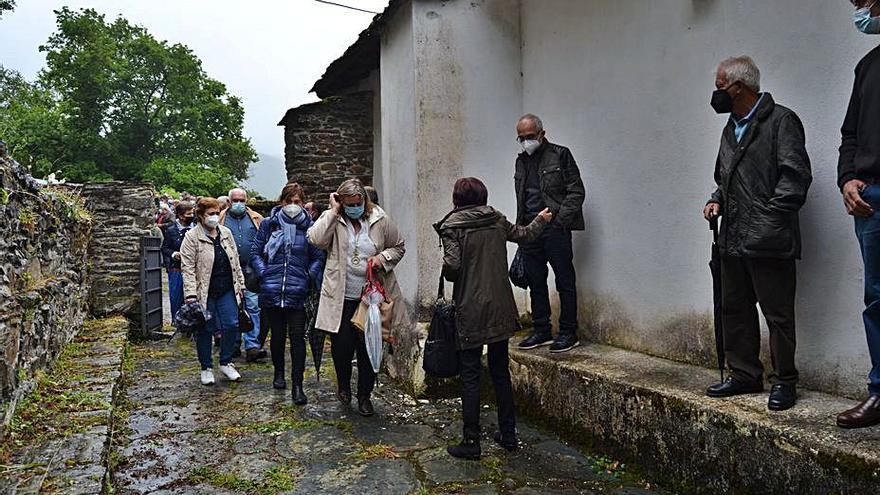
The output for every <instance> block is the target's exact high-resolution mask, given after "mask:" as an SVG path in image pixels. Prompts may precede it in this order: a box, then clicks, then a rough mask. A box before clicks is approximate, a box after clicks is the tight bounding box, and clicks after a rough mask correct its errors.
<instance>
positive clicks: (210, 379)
mask: <svg viewBox="0 0 880 495" xmlns="http://www.w3.org/2000/svg"><path fill="white" fill-rule="evenodd" d="M213 384H214V370H212V369H210V368H208V369H206V370H202V385H213Z"/></svg>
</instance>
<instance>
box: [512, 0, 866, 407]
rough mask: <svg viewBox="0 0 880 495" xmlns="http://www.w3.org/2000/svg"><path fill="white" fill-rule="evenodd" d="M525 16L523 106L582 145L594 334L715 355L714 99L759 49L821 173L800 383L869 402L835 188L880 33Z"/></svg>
mask: <svg viewBox="0 0 880 495" xmlns="http://www.w3.org/2000/svg"><path fill="white" fill-rule="evenodd" d="M522 12H523V19H522V36H523V61H522V67H523V74H524V77H523V88H524V89H523V109H524V110H525V111H527V112H533V113H536V114H538V115H540V116H541V117H542V118H543V119H544V121H545V125H546V127H547V130H548V137H549V138H550V139H551V140H553V141H556V142H558V143H560V144H564V145H567V146H569V147H570V148H571V149H572V151H573V153H574V156H575V157H576V158H577V160H578V162H579V164H580V165H581V170H582V173H583V176H584V179H585V182H586V184H587V191H588V193H587V202H586V206H585V211H586V215H587V224H588V230H587V232H586V233H585V234H579V235H576V236H575V244H576V247H575V257H576V265H577V269H578V275H579V285H580V289H581V294H580V296H581V300H582V308H581V309H582V311H581V313H582V319H583V320H584V323H588V324H590V325H593V326H594V327H595V330H596V331H597V332H598V333H599V334H600V335H602V336H603V338H605V339H607V340H610V341H612V342H616V343H619V344H622V345H626V346H629V347H634V348H637V349H642V350H646V351H649V352H655V353H659V354H671V355H673V356H674V357H679V358H681V357H683V356H682V353H684V354H687V353H689V352H692V353H694V354H695V355H701V354H704V353H705V349H707V348H709V346H711V338H710V337H709V336H708V326H707V325H708V323H709V321H708V318H709V314H710V309H711V304H712V299H711V281H710V278H709V275H708V271H707V267H706V261H707V258H708V254H709V243H710V233H709V232H708V230H707V225H706V222H705V221H704V220H703V219H702V217H701V215H700V211H701V208H702V205H703V204H704V203H705V200H706V198H707V196H708V194H709V192H710V191H711V190H712V187H713V184H712V168H713V165H714V159H715V154H716V152H717V149H718V142H719V136H720V132H721V128H722V127H723V125H724V124H725V117H723V116H717V115H715V114H714V113H713V111H712V110H711V108H710V107H709V105H708V101H709V97H710V93H711V91H712V90H713V89H714V86H713V83H714V81H713V71H714V68H715V67H716V65H717V63H718V62H719V61H720V60H722V59H723V58H725V57H727V56H732V55H739V54H748V55H750V56H752V57H753V58H754V59H755V60H756V62H757V64H758V65H759V67H760V68H761V70H762V73H763V80H762V86H763V89H764V90H766V91H769V92H771V93H772V94H773V96H774V98H775V99H776V100H777V102H779V103H781V104H783V105H786V106H788V107H790V108H792V109H794V110H795V111H796V112H797V113H798V114H799V115H800V117H801V119H802V120H803V122H804V125H805V127H806V135H807V148H808V151H809V153H810V157H811V158H812V162H813V175H814V183H813V186H812V189H811V191H810V195H809V198H808V201H807V205H806V207H805V208H804V210H803V211H802V215H801V225H802V228H803V239H804V252H803V261H802V262H801V263H800V264H799V278H798V284H799V287H798V312H797V314H798V335H799V348H798V364H799V367H800V370H801V373H802V378H803V383H804V384H806V385H812V386H817V387H820V388H823V389H826V390H836V391H839V392H842V393H846V394H861V393H863V389H864V383H865V381H866V373H867V370H868V368H869V359H868V355H867V351H866V347H865V346H866V344H865V337H864V331H863V328H862V323H861V316H860V312H861V309H862V303H861V299H862V275H861V264H860V258H859V255H858V251H857V244H856V240H855V237H854V235H853V228H852V220H851V218H849V217H848V216H847V215H846V214H845V213H844V211H843V208H842V205H841V199H840V195H839V193H838V191H837V188H836V185H835V180H836V163H837V146H838V145H839V127H840V124H841V122H842V120H843V116H844V112H845V108H846V104H847V100H848V96H849V92H850V89H851V85H852V79H853V75H852V74H853V73H852V71H853V68H854V67H855V64H856V62H857V61H858V60H859V58H860V57H861V56H862V55H864V54H865V53H866V52H867V51H868V50H869V49H870V48H872V47H873V46H874V45H875V44H876V43H877V42H878V41H880V38H877V37H874V38H871V37H867V36H864V35H861V34H859V33H858V32H856V30H855V29H854V28H853V26H852V23H851V21H850V16H851V14H852V9H851V8H849V6H848V4H847V3H846V2H829V1H827V0H773V1H767V0H723V1H722V0H714V1H713V0H701V1H697V0H652V1H650V2H646V1H643V0H523V2H522ZM508 175H509V174H508V173H507V172H504V173H500V174H499V175H498V179H499V180H505V181H506V180H507V178H508V177H507V176H508ZM701 349H702V351H701ZM696 357H697V358H698V359H696V360H698V361H699V360H701V359H702V358H699V356H696ZM704 357H705V356H704Z"/></svg>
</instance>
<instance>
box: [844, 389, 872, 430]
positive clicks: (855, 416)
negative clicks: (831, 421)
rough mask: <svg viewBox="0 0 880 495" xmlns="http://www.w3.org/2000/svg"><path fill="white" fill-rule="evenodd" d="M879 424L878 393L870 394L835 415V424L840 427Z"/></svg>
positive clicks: (860, 426)
mask: <svg viewBox="0 0 880 495" xmlns="http://www.w3.org/2000/svg"><path fill="white" fill-rule="evenodd" d="M875 425H880V395H872V396H871V397H868V400H866V401H865V402H862V403H861V404H859V405H857V406H856V407H854V408H852V409H850V410H849V411H844V412H842V413H840V414H838V415H837V426H839V427H841V428H867V427H869V426H875Z"/></svg>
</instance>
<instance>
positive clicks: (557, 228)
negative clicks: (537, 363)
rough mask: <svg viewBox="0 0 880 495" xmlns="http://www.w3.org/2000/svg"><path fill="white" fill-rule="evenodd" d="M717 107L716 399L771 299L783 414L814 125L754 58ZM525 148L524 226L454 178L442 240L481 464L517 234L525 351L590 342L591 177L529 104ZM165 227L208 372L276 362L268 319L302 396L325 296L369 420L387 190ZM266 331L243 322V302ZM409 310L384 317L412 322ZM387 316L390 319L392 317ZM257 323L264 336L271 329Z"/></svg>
mask: <svg viewBox="0 0 880 495" xmlns="http://www.w3.org/2000/svg"><path fill="white" fill-rule="evenodd" d="M852 3H853V4H854V5H855V6H856V7H857V9H858V10H857V12H856V15H855V17H854V22H855V24H856V26H857V27H858V28H859V29H860V30H861V31H862V32H865V33H870V34H880V4H878V2H873V3H871V2H865V1H860V0H852ZM878 77H880V48H877V49H875V50H873V51H872V52H871V53H869V54H868V55H867V56H866V57H865V58H864V59H863V60H862V61H861V62H860V63H859V65H858V67H857V69H856V84H855V87H854V90H853V95H852V99H851V101H850V105H849V108H848V110H847V114H846V118H845V120H844V125H843V128H842V134H843V139H842V145H841V147H840V162H839V167H838V172H839V174H838V175H839V178H838V185H839V187H840V189H841V192H842V193H843V197H844V202H845V204H846V208H847V212H848V213H849V214H851V215H853V216H854V217H855V230H856V235H857V237H858V239H859V242H860V245H861V248H862V256H863V258H864V263H865V275H866V276H865V303H866V310H865V312H864V322H865V329H866V333H867V335H868V346H869V349H870V353H871V357H872V364H873V369H872V371H871V373H870V375H869V398H868V399H867V400H865V401H863V402H862V403H861V404H859V405H858V406H856V407H854V408H853V409H851V410H848V411H845V412H843V413H841V414H840V415H839V416H838V418H837V422H838V425H840V426H841V427H844V428H859V427H867V426H873V425H877V424H880V309H878V308H880V288H878V287H880V282H878V280H880V269H878V267H880V263H877V262H876V260H877V259H878V256H880V250H878V241H877V240H876V239H877V238H878V235H880V234H878V233H880V227H878V226H877V224H878V222H880V220H878V217H877V213H876V209H878V208H880V190H878V189H877V187H878V186H877V185H876V184H877V181H878V180H880V152H878V151H877V145H876V143H877V142H878V140H877V130H878V129H880V125H878V122H880V120H878V117H877V115H880V98H877V97H875V96H874V93H876V91H877V90H876V89H873V88H874V86H873V85H872V83H873V81H874V80H875V78H878ZM711 106H712V108H713V109H714V110H715V111H716V112H717V113H719V114H730V118H729V119H728V122H727V124H726V126H725V127H724V129H723V131H722V137H721V145H720V149H719V152H718V157H717V161H716V164H715V173H714V178H715V182H716V183H717V189H716V190H715V192H714V193H713V194H712V195H711V197H710V198H709V200H708V201H707V203H706V205H705V207H704V211H703V215H704V217H705V218H706V219H707V220H710V221H712V220H715V219H717V218H720V219H721V220H722V222H721V228H720V236H719V240H718V247H719V252H720V276H721V294H722V298H721V324H722V330H723V332H722V334H723V339H724V351H725V354H726V358H727V367H728V368H729V370H730V375H729V377H728V378H727V379H726V380H725V381H723V382H721V383H717V384H713V385H711V386H710V387H708V389H707V390H706V395H707V396H709V397H712V398H724V397H731V396H735V395H740V394H751V393H759V392H762V391H763V390H764V373H765V370H764V367H763V365H762V363H761V361H760V359H759V351H760V329H759V324H758V313H757V307H756V306H757V305H758V304H759V305H760V308H761V311H762V312H763V314H764V316H765V319H766V321H767V325H768V328H769V331H770V355H771V357H772V360H771V361H772V366H773V368H772V369H771V370H770V373H769V376H768V378H769V382H770V384H771V390H770V395H769V398H768V403H767V406H768V409H770V410H773V411H782V410H786V409H789V408H791V407H793V406H794V405H795V404H796V401H797V388H796V385H797V382H798V371H797V368H796V366H795V349H796V338H795V321H794V315H795V309H794V305H795V287H796V265H795V260H797V259H799V258H800V254H801V249H800V246H801V239H800V228H799V224H798V212H799V210H800V209H801V207H802V206H803V204H804V203H805V201H806V197H807V191H808V189H809V187H810V184H811V182H812V175H811V168H810V160H809V156H808V155H807V151H806V147H805V136H804V128H803V125H802V123H801V121H800V119H799V118H798V116H797V114H796V113H795V112H794V111H792V110H791V109H788V108H786V107H784V106H782V105H780V104H778V103H776V101H775V100H774V98H773V97H772V96H771V95H770V93H767V92H762V91H761V87H760V71H759V70H758V67H757V66H756V65H755V63H754V61H753V60H752V59H751V58H749V57H745V56H743V57H735V58H730V59H727V60H724V61H723V62H721V64H720V65H719V66H718V68H717V71H716V80H715V92H714V93H713V94H712V99H711ZM516 137H517V140H518V142H519V143H520V145H521V148H522V150H521V151H522V152H521V153H519V155H518V156H517V157H516V161H515V165H514V174H513V176H514V188H515V193H516V204H517V210H516V216H515V221H514V222H510V221H508V220H507V219H506V218H505V216H504V215H503V214H501V213H500V212H499V211H498V210H496V209H494V208H492V207H491V206H489V204H488V197H489V191H488V189H487V188H486V185H485V184H484V183H483V182H482V181H481V180H480V179H478V178H475V177H464V178H461V179H459V180H458V181H457V182H456V183H455V185H454V188H453V191H452V195H451V196H452V204H453V206H454V209H453V210H452V211H451V212H450V213H449V214H447V215H446V216H445V217H444V218H443V219H442V220H441V221H439V222H438V223H437V224H435V229H436V230H437V232H438V234H439V235H440V238H441V241H442V245H443V261H442V274H443V277H445V278H446V279H447V280H448V281H450V282H452V283H453V286H454V290H453V300H454V303H455V311H456V318H455V322H456V338H457V343H456V345H457V349H458V355H457V357H458V360H459V370H460V379H461V387H462V388H461V395H462V416H463V423H464V426H463V432H462V433H463V439H462V441H461V442H460V443H459V444H458V445H454V446H451V447H449V448H448V452H449V454H450V455H452V456H455V457H459V458H465V459H476V458H479V457H480V453H481V448H480V424H479V417H480V414H479V412H480V396H479V391H480V383H479V380H480V368H481V356H482V354H483V349H484V347H486V346H487V347H488V368H489V374H490V376H491V380H492V384H493V386H494V389H495V394H496V398H497V414H498V425H499V430H498V431H497V432H495V435H494V440H495V441H496V442H497V443H498V444H499V445H501V446H502V447H504V448H506V449H509V450H513V449H516V448H517V444H518V441H517V436H516V419H515V411H514V404H513V394H512V388H511V381H510V372H509V356H508V350H509V339H510V338H511V337H512V336H513V334H514V332H515V331H517V330H518V329H519V328H520V327H519V320H518V316H519V315H518V311H517V307H516V304H515V302H514V298H513V293H512V288H511V284H510V280H509V279H508V264H507V246H506V244H507V243H508V242H514V243H518V244H519V245H520V248H519V255H518V258H520V260H521V263H522V266H523V269H524V272H525V278H526V279H527V285H528V287H529V289H530V291H531V293H530V295H531V298H530V304H531V313H532V319H533V328H532V329H531V333H530V335H529V336H528V337H526V338H525V339H523V340H521V341H520V342H519V343H518V344H517V346H518V348H519V349H522V350H530V349H536V348H539V347H542V346H549V351H550V352H552V353H562V352H568V351H570V350H571V349H574V348H575V347H577V346H578V345H579V339H578V335H577V329H578V317H577V283H576V273H575V268H574V263H573V249H572V233H573V232H577V231H581V230H584V226H585V225H584V224H585V222H584V215H583V203H584V199H585V188H584V184H583V181H582V179H581V175H580V171H579V169H578V166H577V163H576V161H575V159H574V157H573V155H572V153H571V151H570V150H569V149H568V148H566V147H564V146H561V145H559V144H555V143H551V142H550V141H548V139H547V136H546V131H545V129H544V124H543V122H542V120H541V119H540V118H538V117H537V116H535V115H532V114H527V115H524V116H523V117H522V118H520V119H519V121H518V122H517V125H516ZM157 223H158V224H159V225H160V226H161V227H162V229H163V233H164V242H163V248H162V251H163V254H164V256H165V263H166V268H167V271H168V283H169V289H170V299H171V309H172V312H173V313H175V314H176V313H177V312H178V311H180V309H181V307H182V306H184V305H187V304H198V305H199V307H201V308H204V310H206V311H207V313H206V314H209V315H210V318H208V319H207V323H206V324H205V325H204V326H203V328H201V329H199V331H197V332H196V333H195V335H194V340H195V342H196V349H197V355H198V360H199V362H200V364H201V383H202V384H205V385H210V384H213V383H214V379H215V378H214V374H213V358H212V350H213V347H214V346H215V338H216V339H217V341H216V345H218V346H219V348H220V352H219V364H220V372H221V373H222V375H223V376H225V377H226V378H227V379H229V380H233V381H235V380H239V379H240V378H241V375H240V373H239V372H238V371H237V370H236V368H235V364H234V362H233V360H234V359H235V358H236V357H238V356H239V355H240V354H241V346H242V341H243V345H244V354H245V358H246V359H247V360H248V361H258V360H261V359H264V358H266V357H267V352H266V350H265V349H264V342H263V340H264V338H265V334H266V332H265V330H267V329H269V332H268V333H270V334H271V339H270V346H269V347H270V349H269V350H270V352H269V353H268V354H271V359H272V364H273V366H274V370H275V373H274V380H273V383H272V386H273V387H275V388H276V389H286V388H287V381H286V378H287V375H286V373H285V347H286V345H287V343H286V342H287V340H289V341H290V351H289V352H290V356H291V363H292V368H293V369H292V370H291V374H290V377H291V381H292V384H291V396H292V401H293V402H294V403H295V404H299V405H301V404H306V403H307V402H308V397H307V396H306V394H305V391H304V390H303V374H304V370H305V360H306V344H305V333H306V326H307V323H306V320H307V311H306V305H307V302H308V300H309V297H310V296H314V295H318V298H317V301H318V303H317V314H316V318H315V328H316V329H317V330H319V331H324V332H327V333H329V334H330V336H331V351H332V356H333V363H334V367H335V371H336V377H337V380H338V383H337V398H338V400H339V401H340V402H341V403H342V404H343V405H346V406H348V405H350V404H351V401H352V384H351V380H352V374H353V373H352V371H353V370H352V360H353V359H354V358H355V357H356V362H357V367H358V373H357V386H356V389H355V397H356V398H357V410H358V412H359V413H360V414H362V415H364V416H371V415H373V414H374V409H373V405H372V403H371V400H370V397H371V394H372V392H373V386H374V384H375V378H376V372H375V370H374V368H373V366H371V364H370V361H369V358H368V355H367V354H368V351H367V348H366V345H365V340H364V334H363V332H361V331H360V330H358V329H357V328H356V327H355V325H354V324H353V321H352V320H353V318H355V315H356V312H357V311H358V307H359V305H360V301H361V295H362V291H363V289H364V286H365V284H366V283H367V281H368V280H370V279H372V278H373V277H377V278H379V279H380V280H381V281H382V284H383V285H384V287H385V291H386V296H387V298H388V299H389V300H391V301H393V302H399V303H400V306H399V307H402V306H403V302H402V296H401V290H400V287H399V285H398V281H397V278H396V276H395V267H396V266H397V265H398V263H400V261H401V260H402V259H403V257H404V256H405V253H406V249H405V242H404V238H403V236H402V235H401V233H400V231H399V230H398V228H397V226H396V225H395V223H394V222H393V220H392V219H391V217H389V216H388V214H387V213H386V212H385V211H384V210H383V209H382V208H381V207H380V206H379V204H378V197H377V196H376V194H375V190H370V189H369V188H367V187H365V186H364V185H363V184H362V183H361V182H360V181H358V180H356V179H351V180H347V181H345V182H343V183H342V184H341V185H340V186H339V188H338V189H337V191H336V192H335V193H333V194H331V195H330V197H329V198H328V200H327V203H326V204H320V203H317V202H307V196H306V192H305V191H304V190H303V188H302V187H300V186H299V185H298V184H296V183H290V184H287V185H285V186H284V188H283V189H282V191H281V193H280V195H279V198H278V204H277V205H276V206H275V207H274V208H272V210H271V212H270V214H269V216H268V217H266V218H263V217H262V216H261V215H260V214H259V213H257V212H255V211H253V210H252V209H251V208H249V207H248V196H247V192H246V191H244V190H243V189H233V190H231V191H229V193H228V195H226V196H221V197H219V198H216V199H215V198H192V197H191V196H189V195H186V194H184V195H183V196H182V198H181V200H180V201H177V202H175V201H173V200H171V199H170V198H167V197H163V198H162V201H161V207H160V211H159V215H158V216H157ZM548 267H549V268H552V269H553V272H554V275H555V283H556V289H557V292H558V294H559V302H560V304H559V315H558V331H557V332H556V334H555V336H554V334H553V333H552V332H551V328H552V323H551V307H550V298H549V289H548V286H547V279H548V275H549V269H548ZM242 310H243V311H244V312H246V313H247V314H248V315H249V318H250V320H251V321H252V322H253V329H252V330H249V331H247V332H245V333H243V334H240V332H239V324H240V323H239V322H240V315H239V312H240V311H242ZM408 318H409V314H408V312H407V311H405V310H397V311H394V312H393V313H392V315H391V317H390V321H389V322H387V324H388V325H389V326H390V327H391V328H392V332H394V331H414V330H413V329H414V327H413V325H412V324H411V322H410V321H409V320H408ZM384 325H385V322H383V326H384ZM261 330H262V331H261Z"/></svg>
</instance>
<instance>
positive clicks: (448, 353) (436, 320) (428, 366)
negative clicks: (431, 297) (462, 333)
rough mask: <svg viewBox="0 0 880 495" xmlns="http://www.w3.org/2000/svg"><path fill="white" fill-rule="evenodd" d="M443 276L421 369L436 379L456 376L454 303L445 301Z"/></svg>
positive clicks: (456, 354)
mask: <svg viewBox="0 0 880 495" xmlns="http://www.w3.org/2000/svg"><path fill="white" fill-rule="evenodd" d="M445 296H446V291H445V287H444V284H443V276H442V275H441V276H440V287H439V289H438V290H437V302H436V304H435V305H434V316H433V317H432V318H431V327H430V329H429V330H428V341H427V342H425V356H424V360H423V361H422V369H424V370H425V373H427V374H428V375H430V376H433V377H436V378H451V377H454V376H457V375H458V370H459V362H458V345H457V344H456V341H457V336H456V335H457V334H456V329H455V303H454V302H452V301H447V300H446V297H445Z"/></svg>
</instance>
